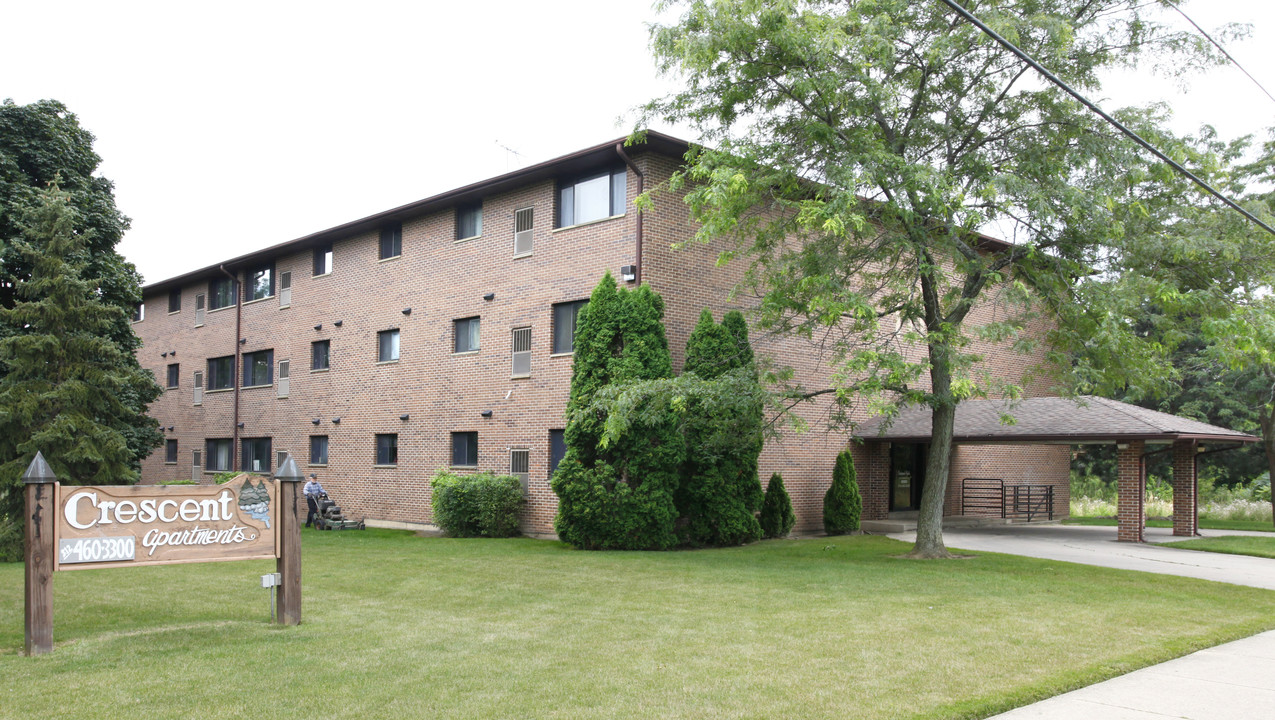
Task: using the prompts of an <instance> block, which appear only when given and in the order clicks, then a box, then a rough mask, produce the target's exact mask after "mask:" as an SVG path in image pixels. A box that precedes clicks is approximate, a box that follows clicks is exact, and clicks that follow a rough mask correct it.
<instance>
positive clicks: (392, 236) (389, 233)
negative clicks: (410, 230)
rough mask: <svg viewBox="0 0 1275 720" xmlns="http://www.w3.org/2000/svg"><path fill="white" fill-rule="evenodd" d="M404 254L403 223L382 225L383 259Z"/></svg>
mask: <svg viewBox="0 0 1275 720" xmlns="http://www.w3.org/2000/svg"><path fill="white" fill-rule="evenodd" d="M402 254H403V223H391V224H389V225H384V226H382V227H381V259H382V260H385V259H387V258H392V257H398V256H399V255H402Z"/></svg>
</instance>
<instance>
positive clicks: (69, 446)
mask: <svg viewBox="0 0 1275 720" xmlns="http://www.w3.org/2000/svg"><path fill="white" fill-rule="evenodd" d="M25 216H26V217H25V219H26V223H27V224H26V227H25V228H24V232H23V237H22V238H20V239H17V240H15V241H13V243H12V248H11V249H12V250H13V251H14V252H16V253H18V255H19V257H21V258H22V260H23V262H24V263H25V264H26V265H27V267H29V268H30V275H29V277H28V278H27V279H26V280H25V281H24V282H22V283H20V284H19V285H18V286H17V288H15V291H16V293H15V294H16V298H17V299H16V301H15V303H14V306H13V307H12V308H0V323H3V324H4V325H5V326H6V327H8V328H10V329H11V331H12V334H10V335H9V336H8V337H5V338H3V339H0V367H2V368H3V376H0V498H2V502H3V511H4V519H5V521H6V522H8V523H16V522H18V521H19V518H20V514H21V508H22V502H23V493H22V491H21V477H22V472H23V471H24V470H25V469H26V467H27V464H28V463H30V461H31V458H32V457H34V456H35V453H36V452H37V451H40V452H42V453H43V454H44V457H45V458H46V459H47V460H48V461H49V464H50V465H51V466H52V467H53V469H54V471H55V472H56V473H57V475H58V479H59V480H60V481H61V482H63V483H66V484H72V485H84V484H102V485H105V484H119V483H130V482H136V480H137V476H138V473H137V471H136V470H135V469H134V467H135V465H134V462H135V455H134V453H133V451H132V450H131V449H130V448H129V446H128V441H127V438H126V437H125V435H124V433H123V432H122V431H121V428H125V427H129V426H130V424H131V422H132V416H133V415H134V411H133V409H132V408H130V407H128V406H127V405H126V404H125V403H124V402H122V401H121V398H122V397H126V396H128V394H129V393H140V394H142V395H144V396H146V397H147V398H148V400H149V399H154V398H155V397H156V396H157V395H158V393H159V387H158V386H157V385H156V384H155V381H154V378H152V377H151V376H150V374H149V373H146V372H145V371H143V370H141V369H140V368H138V367H137V366H136V363H135V362H133V363H130V362H128V361H129V360H130V359H134V358H132V356H131V354H129V353H126V352H125V351H123V350H121V349H120V347H119V345H118V344H117V343H116V342H114V341H113V340H112V339H111V338H110V332H111V329H112V328H113V327H114V325H115V323H116V322H117V321H118V320H119V318H120V316H122V315H123V314H124V312H125V311H124V310H123V309H121V308H120V307H118V306H114V305H110V304H107V303H104V302H101V300H100V299H99V297H98V294H97V293H98V288H99V287H100V284H99V283H98V282H97V280H96V278H89V277H86V276H85V274H84V273H85V271H86V268H87V263H86V261H85V260H84V259H83V258H84V249H85V242H84V239H83V237H82V236H81V235H79V234H77V232H76V228H77V227H80V225H79V223H78V222H77V218H76V212H75V210H74V209H73V208H72V207H71V205H70V199H69V196H68V194H67V193H65V192H63V191H61V190H59V189H57V188H56V187H52V188H49V189H47V190H45V191H44V192H42V193H41V194H40V204H39V205H38V206H37V207H36V208H35V209H34V210H31V211H28V212H26V213H25ZM150 423H151V424H152V425H153V424H154V420H150ZM8 550H9V551H10V552H11V551H12V548H8ZM19 551H20V549H19ZM0 552H4V549H0Z"/></svg>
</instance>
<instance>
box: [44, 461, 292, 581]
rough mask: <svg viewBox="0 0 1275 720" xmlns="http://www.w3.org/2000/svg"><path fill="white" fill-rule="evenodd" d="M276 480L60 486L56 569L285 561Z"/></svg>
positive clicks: (243, 477) (248, 477) (245, 477)
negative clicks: (281, 558) (281, 553)
mask: <svg viewBox="0 0 1275 720" xmlns="http://www.w3.org/2000/svg"><path fill="white" fill-rule="evenodd" d="M278 502H279V493H278V489H277V485H276V483H275V481H274V479H273V478H264V477H256V476H252V475H240V476H238V477H236V478H234V479H233V480H231V481H229V482H227V483H225V484H222V485H173V486H140V485H106V486H95V487H75V486H65V487H64V486H60V485H59V486H58V493H57V502H56V508H57V519H56V524H57V528H56V531H55V537H56V538H57V547H56V548H55V560H54V570H76V569H82V568H103V567H124V566H134V565H164V564H168V563H183V562H206V561H212V560H247V559H251V558H273V557H278V548H279V542H278V539H279V527H278V522H275V521H274V519H275V518H276V517H277V512H276V509H277V508H278Z"/></svg>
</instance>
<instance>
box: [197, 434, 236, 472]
mask: <svg viewBox="0 0 1275 720" xmlns="http://www.w3.org/2000/svg"><path fill="white" fill-rule="evenodd" d="M204 451H205V452H204V458H205V459H206V460H207V461H208V464H207V465H206V466H205V469H206V470H208V471H210V472H226V471H227V470H229V469H230V467H231V466H230V456H231V454H232V453H233V452H234V441H233V440H231V439H229V438H227V439H225V440H208V441H205V442H204Z"/></svg>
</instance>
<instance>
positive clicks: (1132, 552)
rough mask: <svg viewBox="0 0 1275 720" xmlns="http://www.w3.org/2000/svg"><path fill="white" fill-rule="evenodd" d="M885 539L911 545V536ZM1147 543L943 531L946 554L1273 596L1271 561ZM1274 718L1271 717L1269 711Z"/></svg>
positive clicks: (1165, 536) (1069, 531) (1111, 534)
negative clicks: (1053, 563) (1177, 578)
mask: <svg viewBox="0 0 1275 720" xmlns="http://www.w3.org/2000/svg"><path fill="white" fill-rule="evenodd" d="M1200 533H1201V534H1202V535H1203V536H1204V537H1213V536H1217V535H1265V536H1267V537H1275V535H1273V534H1271V533H1248V532H1241V531H1230V530H1201V531H1200ZM890 537H892V538H895V539H897V540H904V541H906V542H915V541H916V533H915V532H906V533H897V534H892V535H890ZM1146 539H1147V543H1146V544H1143V543H1122V542H1117V541H1116V529H1115V528H1114V527H1089V526H1085V525H1052V524H1051V525H991V526H985V527H977V528H951V529H946V528H945V529H944V530H943V540H944V542H946V543H947V546H948V548H959V549H963V550H974V551H983V552H998V553H1006V554H1009V555H1026V556H1028V557H1038V558H1045V559H1047V560H1062V561H1064V562H1074V563H1082V564H1085V565H1101V566H1103V567H1111V568H1120V569H1122V570H1142V571H1144V572H1153V573H1162V574H1165V575H1182V576H1184V577H1193V578H1200V579H1202V580H1213V581H1216V582H1225V583H1232V584H1235V585H1249V586H1252V587H1259V588H1265V589H1267V590H1275V560H1272V559H1268V558H1255V557H1248V556H1246V555H1223V554H1221V553H1210V552H1199V551H1195V550H1177V549H1174V548H1167V547H1160V546H1158V545H1152V544H1150V543H1157V542H1171V541H1173V540H1185V539H1186V538H1175V537H1174V536H1173V531H1172V530H1170V529H1168V528H1147V530H1146ZM1272 716H1273V717H1275V711H1273V715H1272Z"/></svg>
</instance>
